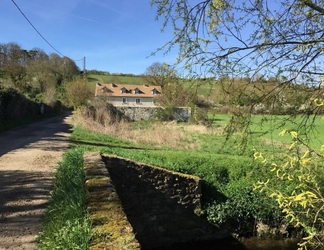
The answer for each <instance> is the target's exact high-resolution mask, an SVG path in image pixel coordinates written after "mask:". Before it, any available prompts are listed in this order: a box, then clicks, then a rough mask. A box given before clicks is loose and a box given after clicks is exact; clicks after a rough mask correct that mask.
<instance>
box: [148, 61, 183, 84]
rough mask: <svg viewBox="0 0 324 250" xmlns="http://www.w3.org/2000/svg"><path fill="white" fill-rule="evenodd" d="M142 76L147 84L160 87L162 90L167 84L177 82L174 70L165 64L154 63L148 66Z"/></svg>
mask: <svg viewBox="0 0 324 250" xmlns="http://www.w3.org/2000/svg"><path fill="white" fill-rule="evenodd" d="M144 76H145V78H144V79H145V82H146V83H147V84H149V85H155V86H156V85H157V86H161V87H162V88H163V87H164V86H166V85H167V84H168V83H175V82H177V80H178V76H177V72H176V70H174V69H173V68H172V67H171V66H170V65H168V64H166V63H159V62H155V63H153V64H152V65H151V66H149V67H148V68H147V69H146V71H145V73H144Z"/></svg>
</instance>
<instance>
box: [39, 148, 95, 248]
mask: <svg viewBox="0 0 324 250" xmlns="http://www.w3.org/2000/svg"><path fill="white" fill-rule="evenodd" d="M90 238H91V221H90V217H89V215H88V213H87V211H86V187H85V172H84V169H83V150H81V149H79V148H75V149H73V150H70V151H68V152H67V153H66V154H65V155H64V157H63V161H62V162H60V163H59V165H58V168H57V172H56V175H55V182H54V189H53V190H52V192H51V197H50V200H49V205H48V207H47V209H46V213H45V216H44V220H43V223H42V232H41V233H40V234H39V236H38V238H37V246H38V249H66V250H68V249H71V250H78V249H80V250H84V249H88V244H89V241H90Z"/></svg>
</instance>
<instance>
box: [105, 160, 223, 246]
mask: <svg viewBox="0 0 324 250" xmlns="http://www.w3.org/2000/svg"><path fill="white" fill-rule="evenodd" d="M102 159H103V161H104V162H105V164H106V167H107V169H108V171H109V174H110V176H111V178H112V180H113V182H114V186H115V187H116V190H117V193H118V196H119V198H120V200H121V202H122V205H123V209H124V211H125V213H126V215H127V218H128V220H129V222H130V223H131V225H132V227H133V230H134V233H135V235H136V238H137V240H138V241H139V243H140V245H141V248H142V249H156V248H161V247H162V249H167V247H168V246H171V245H173V244H177V243H182V242H194V241H204V240H215V239H220V238H224V237H226V236H227V234H226V233H225V232H223V233H220V231H219V229H217V228H215V227H214V226H212V225H211V224H209V223H208V222H207V221H206V220H205V219H203V218H201V217H200V216H199V213H200V198H201V189H200V182H201V181H200V179H199V178H198V177H195V176H191V175H185V174H181V173H176V172H172V171H168V170H165V169H162V168H158V167H154V166H149V165H146V164H143V163H139V162H133V161H131V160H127V159H123V158H120V157H116V156H108V155H103V156H102Z"/></svg>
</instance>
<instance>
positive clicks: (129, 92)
mask: <svg viewBox="0 0 324 250" xmlns="http://www.w3.org/2000/svg"><path fill="white" fill-rule="evenodd" d="M161 94H162V89H161V86H148V85H128V84H115V83H105V84H102V83H97V84H96V92H95V96H96V97H100V98H107V100H108V101H109V102H110V103H111V104H113V105H114V106H145V107H152V106H155V100H154V99H155V98H156V97H157V96H159V95H161Z"/></svg>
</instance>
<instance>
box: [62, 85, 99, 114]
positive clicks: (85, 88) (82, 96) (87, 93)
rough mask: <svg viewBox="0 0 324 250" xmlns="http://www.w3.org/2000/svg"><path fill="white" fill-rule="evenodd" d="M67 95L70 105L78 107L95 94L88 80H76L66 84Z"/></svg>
mask: <svg viewBox="0 0 324 250" xmlns="http://www.w3.org/2000/svg"><path fill="white" fill-rule="evenodd" d="M66 95H67V98H68V101H69V103H70V105H71V106H72V107H74V108H78V107H80V106H82V105H84V104H86V103H87V101H88V100H89V99H90V98H91V97H92V96H94V93H92V91H91V89H90V87H89V85H88V82H87V81H85V80H76V81H74V82H70V83H68V84H67V85H66Z"/></svg>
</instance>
